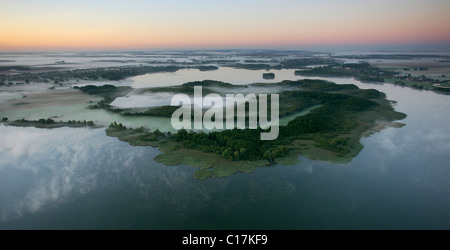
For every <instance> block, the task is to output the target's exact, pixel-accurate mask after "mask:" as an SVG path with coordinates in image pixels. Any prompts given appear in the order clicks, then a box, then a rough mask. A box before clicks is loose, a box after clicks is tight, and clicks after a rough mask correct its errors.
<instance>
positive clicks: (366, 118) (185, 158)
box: [107, 80, 405, 179]
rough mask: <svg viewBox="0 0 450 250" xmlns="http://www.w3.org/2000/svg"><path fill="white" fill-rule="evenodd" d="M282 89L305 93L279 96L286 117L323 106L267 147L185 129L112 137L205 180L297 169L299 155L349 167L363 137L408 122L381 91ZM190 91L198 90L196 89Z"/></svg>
mask: <svg viewBox="0 0 450 250" xmlns="http://www.w3.org/2000/svg"><path fill="white" fill-rule="evenodd" d="M279 84H282V85H286V86H289V87H298V88H300V89H301V90H292V91H284V92H281V93H279V94H280V100H281V103H280V113H281V114H283V115H288V114H292V113H295V112H298V111H301V110H304V109H306V108H309V107H312V106H317V105H319V106H318V107H317V108H315V109H313V110H311V111H310V112H309V113H307V114H306V115H303V116H298V117H296V118H295V119H293V120H291V121H290V122H289V123H288V124H287V125H286V126H281V127H280V134H279V137H278V138H277V139H276V140H273V141H261V140H260V133H261V132H262V130H261V129H233V130H222V131H213V132H209V133H205V132H194V131H186V130H184V129H182V130H179V131H177V133H174V134H170V133H167V134H165V133H162V132H160V131H154V132H150V131H148V130H145V129H143V128H139V129H137V130H136V129H130V128H126V127H125V126H123V125H122V124H117V123H112V124H111V125H110V127H109V128H108V129H107V134H108V135H110V136H117V137H118V138H119V139H120V140H123V141H128V142H129V143H130V144H131V145H140V146H145V145H150V146H154V147H159V149H160V150H161V151H162V152H163V154H162V155H159V156H157V157H156V158H155V160H157V161H160V162H162V163H165V164H168V165H177V164H189V165H192V166H196V167H199V169H198V171H196V172H195V174H194V176H195V177H196V178H198V179H205V178H209V177H224V176H228V175H230V174H233V173H235V172H246V173H249V172H252V171H254V170H255V169H256V167H259V166H265V165H274V164H277V163H283V164H293V163H295V162H297V161H298V155H299V154H300V155H303V156H305V157H308V158H312V159H316V160H323V161H330V162H339V163H344V162H348V161H350V160H351V159H352V157H354V156H356V155H357V154H358V153H359V152H360V151H361V150H362V145H361V144H360V143H359V139H360V138H361V136H363V134H365V132H366V131H368V130H370V129H371V128H372V127H374V126H375V125H376V124H378V121H380V120H381V121H384V122H383V123H384V124H390V123H391V121H393V120H398V119H403V118H404V117H405V114H403V113H398V112H396V111H394V109H393V108H392V106H391V104H390V102H389V101H387V100H386V99H385V95H384V94H383V93H381V92H379V91H377V90H373V89H372V90H361V89H358V88H357V87H356V86H354V85H337V84H334V83H331V82H327V81H321V80H301V81H284V82H281V83H279ZM187 85H188V86H190V87H193V86H194V85H195V84H194V83H190V84H187ZM184 86H186V85H184ZM226 86H228V85H226ZM269 109H270V107H269ZM373 131H374V130H373Z"/></svg>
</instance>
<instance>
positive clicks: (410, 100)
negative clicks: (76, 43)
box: [0, 58, 450, 229]
mask: <svg viewBox="0 0 450 250" xmlns="http://www.w3.org/2000/svg"><path fill="white" fill-rule="evenodd" d="M16 60H19V59H17V58H16ZM52 60H53V58H52ZM263 72H265V71H249V70H236V69H230V68H220V69H219V70H217V71H210V72H201V71H198V70H193V69H191V70H180V71H178V72H176V73H161V74H153V75H152V74H148V75H143V76H138V77H133V78H131V79H128V80H127V82H128V83H129V85H131V86H132V87H134V88H136V90H139V89H140V88H144V87H154V86H167V85H178V84H182V83H184V82H188V81H196V80H205V79H212V80H220V81H225V82H230V83H233V84H245V83H254V82H266V81H265V80H263V79H262V73H263ZM272 72H274V73H275V74H276V78H275V80H274V82H278V81H281V80H286V79H289V80H294V79H302V78H303V77H299V76H295V75H294V74H293V71H289V70H285V71H276V70H274V71H272ZM310 78H313V79H326V80H330V81H334V82H336V83H338V84H348V83H352V84H355V85H357V86H358V87H360V88H364V89H368V88H374V89H377V90H380V91H382V92H385V93H386V94H387V98H388V99H389V100H395V101H396V102H397V103H396V104H395V109H396V110H397V111H399V112H404V113H406V114H407V118H406V119H404V120H401V121H399V122H402V123H405V124H406V125H405V126H404V127H402V128H387V129H384V130H382V131H381V132H378V133H375V134H373V135H371V136H369V137H367V138H362V139H361V142H362V144H363V145H364V149H363V150H362V151H361V152H360V153H359V155H358V156H356V157H355V158H354V159H353V160H352V161H351V162H350V163H348V164H329V163H324V162H319V161H314V160H309V159H305V158H303V157H300V160H301V162H300V163H299V164H296V165H293V166H283V165H276V166H271V167H261V168H258V169H256V171H255V172H254V173H251V174H244V173H237V174H234V175H232V176H229V177H226V178H215V179H207V180H202V181H200V180H196V179H195V178H194V177H193V173H194V171H195V170H196V169H195V168H194V167H191V166H186V165H179V166H166V165H164V164H160V163H157V162H155V161H154V160H153V158H154V157H155V156H156V155H158V154H160V151H159V150H158V149H155V148H152V147H133V146H130V145H129V144H128V143H126V142H121V141H119V140H118V139H117V138H113V137H108V136H106V134H105V131H104V130H105V129H104V128H99V129H88V128H58V129H37V128H23V127H12V126H5V125H0V139H1V143H0V229H450V223H449V222H450V212H449V211H450V184H449V183H450V165H449V162H450V154H449V152H450V126H449V124H450V99H449V96H448V95H440V94H437V93H434V92H431V91H420V90H414V89H410V88H404V87H399V86H394V85H390V84H375V83H361V82H359V81H356V80H354V79H353V78H323V77H310ZM267 82H270V81H267ZM257 88H258V87H255V89H257ZM255 89H253V90H255ZM246 90H248V89H247V88H243V89H242V92H241V93H246V92H245V91H246ZM259 90H260V91H264V88H261V89H259ZM256 92H257V91H256ZM0 93H1V95H0V105H1V103H2V101H6V100H8V99H9V98H15V97H16V96H14V95H13V94H11V93H6V92H0ZM169 97H170V96H168V95H166V93H161V94H150V93H147V92H146V93H139V94H138V93H137V92H136V93H134V94H130V96H129V97H123V98H118V99H116V100H115V105H117V106H121V107H125V106H126V105H128V106H129V107H131V106H139V107H148V106H151V105H154V104H156V103H165V102H167V100H169V101H170V98H169ZM80 106H81V107H78V108H77V107H75V106H70V109H69V108H63V107H61V108H60V111H58V112H59V113H60V114H62V115H65V116H64V117H66V118H68V117H71V118H72V117H74V118H80V119H81V118H83V117H87V118H89V119H87V120H91V118H92V120H100V121H105V122H106V121H107V120H108V119H112V118H114V119H116V118H118V117H115V116H108V115H106V114H103V113H101V112H102V111H92V110H87V109H83V107H85V106H86V105H80ZM42 110H44V109H42ZM42 110H37V111H36V110H28V111H20V112H16V113H14V112H9V113H8V112H5V113H0V117H3V116H7V117H15V116H16V117H20V116H26V117H36V118H39V115H40V114H39V113H38V111H39V112H42ZM54 110H55V108H54V107H53V108H51V109H48V114H50V113H52V111H54ZM68 110H72V111H71V112H68ZM76 110H81V112H79V113H76ZM65 112H66V113H65ZM96 112H97V113H96ZM59 113H58V114H59ZM117 121H120V120H117ZM122 121H123V122H124V123H125V124H126V125H127V126H140V125H148V126H150V127H152V126H153V127H154V128H156V127H169V126H170V123H168V122H167V121H166V120H158V119H153V118H152V119H138V118H136V119H134V118H130V119H128V118H127V119H124V120H122Z"/></svg>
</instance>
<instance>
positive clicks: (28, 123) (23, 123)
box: [2, 118, 98, 128]
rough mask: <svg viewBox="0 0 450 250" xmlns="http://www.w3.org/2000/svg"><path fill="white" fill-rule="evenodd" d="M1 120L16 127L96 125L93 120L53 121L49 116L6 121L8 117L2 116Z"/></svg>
mask: <svg viewBox="0 0 450 250" xmlns="http://www.w3.org/2000/svg"><path fill="white" fill-rule="evenodd" d="M2 122H3V123H5V124H7V125H10V126H16V127H36V128H61V127H72V128H78V127H98V126H96V125H95V123H94V122H93V121H86V120H83V121H75V120H69V121H55V120H53V119H51V118H47V119H44V118H41V119H39V120H26V119H20V120H15V121H10V122H8V118H3V119H2Z"/></svg>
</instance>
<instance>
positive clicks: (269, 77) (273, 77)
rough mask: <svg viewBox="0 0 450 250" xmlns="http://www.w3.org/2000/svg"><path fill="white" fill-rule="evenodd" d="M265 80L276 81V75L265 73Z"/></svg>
mask: <svg viewBox="0 0 450 250" xmlns="http://www.w3.org/2000/svg"><path fill="white" fill-rule="evenodd" d="M263 78H264V79H267V80H271V79H275V74H274V73H263Z"/></svg>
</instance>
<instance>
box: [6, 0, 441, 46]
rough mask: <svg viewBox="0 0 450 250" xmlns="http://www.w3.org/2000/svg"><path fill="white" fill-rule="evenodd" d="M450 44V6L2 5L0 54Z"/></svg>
mask: <svg viewBox="0 0 450 250" xmlns="http://www.w3.org/2000/svg"><path fill="white" fill-rule="evenodd" d="M422 44H430V45H433V44H444V45H450V0H377V1H364V0H339V1H336V0H274V1H265V0H259V1H258V0H227V1H225V0H220V1H217V0H163V1H162V0H160V1H149V0H96V1H93V0H90V1H88V0H0V51H23V50H28V51H31V50H80V49H93V50H111V49H121V50H123V49H236V48H242V49H252V48H267V49H271V48H272V49H275V48H276V49H279V48H307V47H321V46H323V47H327V46H350V47H351V46H378V45H380V46H384V45H395V46H409V45H422Z"/></svg>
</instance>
